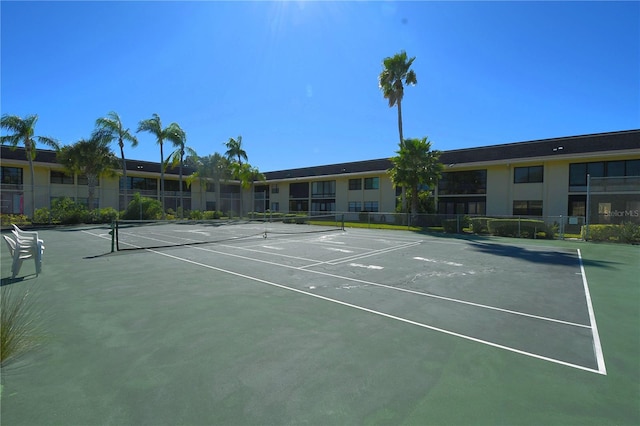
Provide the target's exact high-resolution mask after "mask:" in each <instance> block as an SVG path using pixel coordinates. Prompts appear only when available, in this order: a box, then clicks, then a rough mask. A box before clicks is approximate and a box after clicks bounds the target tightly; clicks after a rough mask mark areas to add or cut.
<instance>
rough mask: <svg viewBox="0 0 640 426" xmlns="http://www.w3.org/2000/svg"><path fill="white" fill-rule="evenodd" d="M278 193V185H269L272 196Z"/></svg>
mask: <svg viewBox="0 0 640 426" xmlns="http://www.w3.org/2000/svg"><path fill="white" fill-rule="evenodd" d="M279 192H280V188H278V184H277V183H276V184H275V185H271V193H272V194H278V193H279Z"/></svg>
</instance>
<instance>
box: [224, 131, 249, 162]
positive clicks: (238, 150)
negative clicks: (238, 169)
mask: <svg viewBox="0 0 640 426" xmlns="http://www.w3.org/2000/svg"><path fill="white" fill-rule="evenodd" d="M224 145H225V146H226V147H227V152H226V153H225V155H226V157H227V158H228V159H229V160H231V161H235V159H236V158H237V160H238V164H240V165H242V159H243V158H244V161H248V157H247V153H246V151H245V150H244V149H242V136H238V139H234V138H229V140H228V141H227V142H226V143H225V144H224Z"/></svg>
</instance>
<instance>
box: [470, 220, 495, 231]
mask: <svg viewBox="0 0 640 426" xmlns="http://www.w3.org/2000/svg"><path fill="white" fill-rule="evenodd" d="M489 220H491V219H490V218H488V217H474V218H472V219H471V220H470V222H471V232H473V233H474V234H487V233H488V232H489V225H488V222H489Z"/></svg>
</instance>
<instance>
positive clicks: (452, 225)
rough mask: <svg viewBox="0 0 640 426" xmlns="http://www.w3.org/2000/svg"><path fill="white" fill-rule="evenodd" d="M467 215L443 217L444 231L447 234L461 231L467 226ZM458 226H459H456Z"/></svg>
mask: <svg viewBox="0 0 640 426" xmlns="http://www.w3.org/2000/svg"><path fill="white" fill-rule="evenodd" d="M469 222H470V219H469V216H463V217H461V218H455V219H445V220H443V221H442V227H443V229H444V232H446V233H448V234H455V233H462V232H463V229H464V228H468V227H469ZM458 227H460V228H458Z"/></svg>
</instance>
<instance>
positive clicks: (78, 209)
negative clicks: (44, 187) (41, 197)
mask: <svg viewBox="0 0 640 426" xmlns="http://www.w3.org/2000/svg"><path fill="white" fill-rule="evenodd" d="M87 213H88V211H87V208H86V207H85V206H84V205H83V204H80V203H76V202H75V201H73V200H72V199H71V198H69V197H61V198H56V199H55V200H53V202H51V220H52V222H57V223H62V224H69V225H71V224H77V223H83V222H88V221H89V217H88V214H87Z"/></svg>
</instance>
